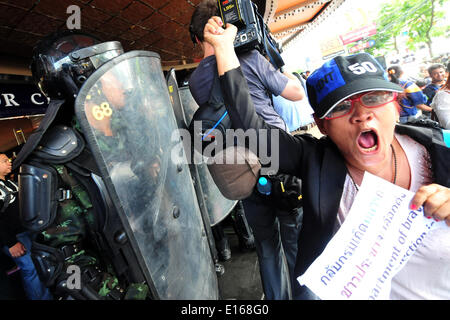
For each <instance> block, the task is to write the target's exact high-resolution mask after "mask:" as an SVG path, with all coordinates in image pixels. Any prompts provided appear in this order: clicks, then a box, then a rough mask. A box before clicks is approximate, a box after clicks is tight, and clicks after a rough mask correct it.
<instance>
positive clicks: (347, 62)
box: [306, 53, 403, 118]
mask: <svg viewBox="0 0 450 320" xmlns="http://www.w3.org/2000/svg"><path fill="white" fill-rule="evenodd" d="M306 88H307V91H308V99H309V102H310V104H311V106H312V108H313V109H314V112H315V114H316V116H317V117H318V118H324V117H325V116H326V115H327V114H328V113H329V112H330V111H331V110H332V109H333V108H334V107H335V106H336V105H337V104H338V103H340V102H341V101H343V100H345V99H347V98H348V97H351V96H352V95H355V94H358V93H361V92H366V91H374V90H380V91H396V92H402V91H403V88H402V87H400V86H399V85H397V84H394V83H392V82H390V81H389V80H388V77H387V74H386V72H385V70H384V69H383V68H382V67H381V65H380V64H379V63H378V61H377V60H375V58H374V57H372V56H371V55H370V54H368V53H358V54H354V55H351V56H345V57H344V56H339V57H335V58H333V59H331V60H329V61H327V62H325V63H324V64H323V66H322V67H320V68H319V69H317V70H315V71H314V72H313V73H312V74H311V75H310V76H309V77H308V79H307V80H306Z"/></svg>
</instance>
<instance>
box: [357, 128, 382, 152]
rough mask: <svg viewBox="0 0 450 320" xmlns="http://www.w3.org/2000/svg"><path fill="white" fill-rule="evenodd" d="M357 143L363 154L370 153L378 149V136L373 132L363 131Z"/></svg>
mask: <svg viewBox="0 0 450 320" xmlns="http://www.w3.org/2000/svg"><path fill="white" fill-rule="evenodd" d="M357 142H358V146H359V147H360V148H361V149H362V151H363V152H365V153H370V152H372V151H375V150H377V148H378V135H377V133H376V132H375V131H373V130H367V131H363V132H361V133H360V134H359V136H358V139H357Z"/></svg>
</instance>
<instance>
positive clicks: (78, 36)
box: [30, 30, 123, 99]
mask: <svg viewBox="0 0 450 320" xmlns="http://www.w3.org/2000/svg"><path fill="white" fill-rule="evenodd" d="M122 53H123V48H122V45H121V44H120V42H117V41H111V42H104V43H101V41H100V40H99V39H98V38H96V37H94V36H92V35H89V34H87V33H84V32H81V31H78V30H68V31H64V32H57V33H53V34H51V35H49V36H47V37H45V38H44V39H43V40H42V41H40V42H39V43H38V44H37V45H36V47H35V48H34V49H33V57H32V61H31V66H30V68H31V72H32V75H33V79H34V82H35V83H36V84H37V85H38V86H39V88H40V89H41V91H42V93H43V94H44V95H45V96H46V97H48V98H51V99H52V98H53V99H65V98H74V97H76V95H77V94H78V91H79V90H80V88H81V86H82V85H83V83H84V82H85V81H86V79H87V78H88V77H89V76H90V75H91V74H92V73H93V72H94V71H95V70H96V69H98V68H99V67H100V66H101V65H102V64H103V63H105V62H106V61H108V60H111V59H113V58H115V57H117V56H118V55H121V54H122Z"/></svg>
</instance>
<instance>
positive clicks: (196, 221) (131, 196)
mask: <svg viewBox="0 0 450 320" xmlns="http://www.w3.org/2000/svg"><path fill="white" fill-rule="evenodd" d="M75 108H76V115H77V118H78V121H79V123H80V126H81V128H82V131H83V132H84V134H85V136H86V140H87V142H88V144H89V146H90V148H91V150H92V153H93V154H94V157H95V160H96V162H97V164H98V165H99V167H100V171H101V175H102V178H103V180H104V182H105V185H106V187H107V190H108V192H109V194H110V196H111V198H112V200H113V202H114V204H115V206H116V208H117V211H118V212H119V215H120V217H121V220H122V222H123V226H124V229H125V231H126V232H127V235H128V238H129V241H131V244H132V245H133V247H134V249H135V251H136V255H137V257H138V260H139V263H140V265H141V269H142V270H143V273H144V275H145V277H146V279H147V282H148V284H149V285H150V288H151V290H152V292H153V295H154V296H155V298H157V299H218V284H217V277H216V274H215V270H214V263H213V260H212V258H211V253H210V247H209V244H208V241H207V238H206V233H205V228H204V224H203V220H202V217H201V214H200V210H199V206H198V203H197V200H196V195H195V190H194V187H193V185H192V180H191V176H190V172H189V168H188V166H187V164H186V163H183V162H182V161H179V158H176V159H173V157H171V153H172V149H173V148H174V147H175V145H176V144H177V143H178V142H172V141H171V136H172V132H173V131H174V130H177V126H176V122H175V118H174V114H173V111H172V106H171V102H170V100H169V96H168V93H167V87H166V85H165V81H164V76H163V73H162V69H161V64H160V58H159V55H158V54H156V53H153V52H146V51H132V52H128V53H126V54H123V55H121V56H119V57H117V58H115V59H113V60H111V61H109V62H107V63H106V64H104V65H103V66H102V67H101V68H100V69H98V70H97V71H96V72H95V73H94V74H93V75H91V77H89V79H88V80H87V81H86V83H85V84H84V85H83V87H82V89H81V91H80V93H79V95H78V97H77V99H76V103H75Z"/></svg>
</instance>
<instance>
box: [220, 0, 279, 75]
mask: <svg viewBox="0 0 450 320" xmlns="http://www.w3.org/2000/svg"><path fill="white" fill-rule="evenodd" d="M217 2H218V4H219V12H220V16H221V18H222V21H223V22H224V24H225V25H226V24H227V23H231V24H233V25H235V26H236V27H237V28H238V32H237V35H236V39H235V40H234V48H235V51H236V53H241V52H245V51H248V50H252V49H257V50H258V51H259V52H261V54H263V55H267V56H268V57H269V60H270V62H271V63H272V65H273V66H274V67H275V68H276V69H279V68H281V67H282V66H284V62H283V59H282V58H281V55H280V54H281V50H280V48H279V46H278V44H277V43H276V42H275V40H274V39H273V38H272V36H271V35H270V31H269V28H268V27H267V25H266V24H265V23H264V21H263V18H262V17H261V15H260V14H259V13H258V7H257V6H256V4H255V3H253V2H252V1H251V0H217Z"/></svg>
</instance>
